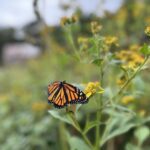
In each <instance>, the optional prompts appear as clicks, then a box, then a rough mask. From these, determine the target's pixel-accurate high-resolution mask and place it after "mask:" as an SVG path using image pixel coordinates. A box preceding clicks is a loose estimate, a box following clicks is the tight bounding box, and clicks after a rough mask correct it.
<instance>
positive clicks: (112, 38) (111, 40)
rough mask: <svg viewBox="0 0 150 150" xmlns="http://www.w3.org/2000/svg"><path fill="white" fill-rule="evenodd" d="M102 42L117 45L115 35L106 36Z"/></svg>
mask: <svg viewBox="0 0 150 150" xmlns="http://www.w3.org/2000/svg"><path fill="white" fill-rule="evenodd" d="M104 42H105V44H106V45H109V46H110V45H112V44H114V45H116V46H118V38H117V37H116V36H106V37H105V39H104Z"/></svg>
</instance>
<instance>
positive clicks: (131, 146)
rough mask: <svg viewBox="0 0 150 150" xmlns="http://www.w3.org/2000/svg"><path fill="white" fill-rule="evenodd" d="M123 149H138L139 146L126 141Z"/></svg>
mask: <svg viewBox="0 0 150 150" xmlns="http://www.w3.org/2000/svg"><path fill="white" fill-rule="evenodd" d="M125 150H140V149H139V147H137V146H136V145H133V144H131V143H128V144H127V145H126V147H125Z"/></svg>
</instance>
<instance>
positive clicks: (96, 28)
mask: <svg viewBox="0 0 150 150" xmlns="http://www.w3.org/2000/svg"><path fill="white" fill-rule="evenodd" d="M101 29H102V26H101V25H99V24H98V22H96V21H93V22H91V31H92V33H93V34H97V33H98V32H100V31H101Z"/></svg>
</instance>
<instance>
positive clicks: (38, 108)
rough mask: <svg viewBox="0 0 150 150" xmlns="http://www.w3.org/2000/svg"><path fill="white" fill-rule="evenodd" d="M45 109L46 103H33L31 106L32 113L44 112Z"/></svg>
mask: <svg viewBox="0 0 150 150" xmlns="http://www.w3.org/2000/svg"><path fill="white" fill-rule="evenodd" d="M47 107H48V106H47V103H43V102H35V103H33V104H32V110H33V111H34V112H36V111H43V110H46V109H47Z"/></svg>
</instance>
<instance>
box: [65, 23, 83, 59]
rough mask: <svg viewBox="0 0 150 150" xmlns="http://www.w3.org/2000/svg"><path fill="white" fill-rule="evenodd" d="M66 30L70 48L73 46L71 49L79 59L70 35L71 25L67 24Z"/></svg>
mask: <svg viewBox="0 0 150 150" xmlns="http://www.w3.org/2000/svg"><path fill="white" fill-rule="evenodd" d="M66 30H67V31H66V34H67V36H68V41H69V43H70V45H71V46H72V48H73V50H74V53H75V55H76V57H77V59H79V60H80V55H79V53H78V51H77V48H76V46H75V43H74V40H73V37H72V30H71V26H67V27H66Z"/></svg>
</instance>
